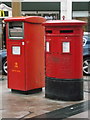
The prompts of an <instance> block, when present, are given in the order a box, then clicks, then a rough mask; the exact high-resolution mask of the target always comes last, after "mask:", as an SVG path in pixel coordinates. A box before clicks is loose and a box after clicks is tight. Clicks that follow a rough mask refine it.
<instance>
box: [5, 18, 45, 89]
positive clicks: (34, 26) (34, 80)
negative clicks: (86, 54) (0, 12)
mask: <svg viewBox="0 0 90 120" xmlns="http://www.w3.org/2000/svg"><path fill="white" fill-rule="evenodd" d="M16 21H18V22H23V23H24V38H23V39H19V40H15V39H14V40H13V39H12V38H9V37H8V31H9V30H8V24H7V60H8V87H9V88H10V89H15V90H23V91H27V90H32V89H37V88H42V87H43V86H45V81H44V78H45V75H44V74H45V71H44V62H45V61H44V27H43V26H42V22H45V19H44V18H42V17H19V18H7V19H5V22H7V23H10V22H16ZM12 46H19V47H20V50H21V51H20V55H14V54H12Z"/></svg>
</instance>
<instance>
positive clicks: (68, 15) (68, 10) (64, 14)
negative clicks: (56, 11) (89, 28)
mask: <svg viewBox="0 0 90 120" xmlns="http://www.w3.org/2000/svg"><path fill="white" fill-rule="evenodd" d="M63 18H64V19H65V20H71V19H72V0H61V20H63Z"/></svg>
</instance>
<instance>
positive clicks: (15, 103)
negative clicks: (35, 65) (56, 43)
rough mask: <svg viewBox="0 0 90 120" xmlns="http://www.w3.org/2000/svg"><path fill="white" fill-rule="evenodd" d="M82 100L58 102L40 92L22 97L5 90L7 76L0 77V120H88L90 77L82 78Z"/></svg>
mask: <svg viewBox="0 0 90 120" xmlns="http://www.w3.org/2000/svg"><path fill="white" fill-rule="evenodd" d="M83 78H84V99H83V100H82V101H68V102H67V101H60V100H52V99H48V98H45V88H43V90H42V92H39V93H34V94H29V95H24V94H20V93H13V92H11V90H10V89H8V88H7V76H4V75H3V76H2V75H0V96H1V97H0V118H1V119H2V120H4V119H5V118H6V119H5V120H9V119H10V118H11V120H12V119H14V118H16V119H17V120H24V119H37V118H46V120H47V119H48V118H53V119H55V118H58V119H73V118H74V119H78V118H81V119H84V118H85V120H86V119H90V116H89V110H90V97H89V96H90V87H89V86H90V76H84V77H83Z"/></svg>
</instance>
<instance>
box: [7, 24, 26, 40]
mask: <svg viewBox="0 0 90 120" xmlns="http://www.w3.org/2000/svg"><path fill="white" fill-rule="evenodd" d="M8 27H9V32H8V36H9V38H10V39H14V40H19V39H23V37H24V29H23V27H24V24H23V22H10V23H8Z"/></svg>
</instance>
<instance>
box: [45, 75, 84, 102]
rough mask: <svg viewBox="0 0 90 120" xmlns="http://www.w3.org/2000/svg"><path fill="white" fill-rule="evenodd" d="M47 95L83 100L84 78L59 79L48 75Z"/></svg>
mask: <svg viewBox="0 0 90 120" xmlns="http://www.w3.org/2000/svg"><path fill="white" fill-rule="evenodd" d="M45 84H46V85H45V86H46V87H45V97H46V98H51V99H56V100H64V101H80V100H83V79H57V78H50V77H46V80H45Z"/></svg>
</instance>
